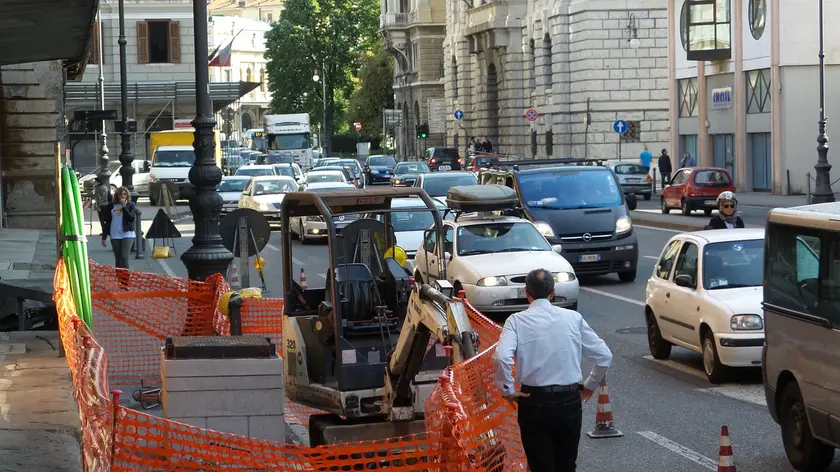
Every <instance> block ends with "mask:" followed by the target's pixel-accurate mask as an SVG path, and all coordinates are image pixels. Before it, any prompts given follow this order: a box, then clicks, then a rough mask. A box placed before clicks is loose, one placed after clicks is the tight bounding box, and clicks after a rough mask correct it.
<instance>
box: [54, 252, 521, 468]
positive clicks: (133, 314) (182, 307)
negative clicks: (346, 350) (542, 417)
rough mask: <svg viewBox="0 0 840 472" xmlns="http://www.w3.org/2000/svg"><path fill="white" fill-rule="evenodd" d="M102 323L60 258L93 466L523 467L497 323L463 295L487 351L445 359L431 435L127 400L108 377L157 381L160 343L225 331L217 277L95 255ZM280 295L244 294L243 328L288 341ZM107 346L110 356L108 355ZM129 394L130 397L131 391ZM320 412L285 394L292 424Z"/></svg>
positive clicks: (58, 289) (63, 308)
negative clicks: (252, 426)
mask: <svg viewBox="0 0 840 472" xmlns="http://www.w3.org/2000/svg"><path fill="white" fill-rule="evenodd" d="M90 268H91V270H90V274H91V293H92V296H91V298H92V303H93V318H94V323H93V326H94V331H93V332H91V330H90V329H88V327H87V326H86V325H85V323H83V322H81V319H80V318H79V316H78V314H77V313H76V308H75V305H74V303H73V297H72V294H71V288H70V282H69V277H68V273H67V268H66V266H65V264H64V261H63V260H62V261H59V264H58V265H57V268H56V273H55V295H54V298H55V303H56V307H57V310H58V313H59V326H60V334H61V339H62V342H63V344H64V347H65V352H66V354H67V363H68V367H69V369H70V374H71V378H72V382H73V387H74V391H75V398H76V401H77V404H78V408H79V416H80V419H81V428H82V430H81V437H82V446H83V451H82V460H83V467H84V470H85V471H88V472H92V471H97V472H99V471H103V472H104V471H112V470H113V471H123V470H125V471H129V470H130V471H138V470H140V471H222V470H226V471H230V470H252V471H257V470H259V471H294V470H306V471H345V470H346V471H351V470H380V469H387V470H389V471H418V472H419V471H429V472H430V471H456V470H457V471H493V472H501V471H503V470H504V471H508V470H526V466H525V459H524V453H523V451H522V445H521V443H520V440H519V432H518V427H517V424H516V415H515V414H514V411H513V409H512V407H511V406H510V405H509V404H508V403H507V402H506V401H504V400H503V399H502V398H501V396H500V392H499V391H498V389H497V388H496V386H495V383H494V381H493V378H494V374H493V369H492V365H491V359H492V355H493V351H494V347H495V343H496V342H497V340H498V337H499V334H500V332H501V327H500V326H499V325H497V324H495V323H493V322H492V321H490V320H489V319H488V318H486V317H484V316H483V315H482V314H481V313H479V312H478V311H477V310H475V309H474V308H473V307H472V306H470V305H469V304H467V311H468V313H469V315H470V318H471V321H472V324H473V327H474V328H475V331H476V332H477V333H478V334H479V337H480V340H481V343H482V344H481V346H480V348H481V353H480V354H479V355H478V356H476V357H475V358H473V359H471V360H470V361H469V362H467V363H464V364H461V365H457V366H453V367H452V368H449V369H446V370H445V371H444V372H443V374H442V376H441V381H440V382H439V384H438V386H437V388H436V389H435V391H434V393H433V394H432V395H431V396H430V397H429V399H428V400H427V401H426V405H425V410H426V426H427V428H426V429H427V431H426V433H425V434H420V435H413V436H408V437H402V438H389V439H383V440H379V441H365V442H359V443H346V444H338V445H328V446H319V447H315V448H311V447H305V446H298V445H293V444H286V443H278V442H269V441H262V440H259V439H255V438H246V437H241V436H236V435H233V434H227V433H221V432H216V431H212V430H207V429H202V428H197V427H193V426H189V425H185V424H182V423H178V422H175V421H170V420H167V419H164V418H160V417H156V416H154V415H151V414H148V413H146V412H143V411H138V410H135V409H132V408H128V407H126V406H124V405H123V404H122V403H121V402H120V401H119V400H120V397H119V396H118V395H117V396H115V395H114V393H113V392H112V391H111V390H110V389H111V388H120V387H128V388H137V387H139V384H140V381H141V379H142V381H143V384H144V385H145V384H148V385H159V384H160V358H161V356H160V349H161V346H162V345H163V343H164V341H165V339H166V338H167V337H169V336H178V335H212V334H217V335H223V336H224V335H229V333H230V324H229V320H228V319H227V318H226V317H225V316H224V315H222V314H221V311H220V310H219V300H220V299H221V297H222V295H223V294H224V293H226V292H227V291H229V287H228V285H227V283H226V282H225V281H224V280H223V279H222V278H221V276H218V275H217V276H213V277H210V278H209V279H208V280H207V281H205V282H194V281H187V280H183V279H178V278H173V277H167V276H161V275H156V274H149V273H142V272H136V271H126V270H123V269H115V268H113V267H109V266H103V265H100V264H96V263H95V262H92V261H91V263H90ZM282 309H283V301H282V300H280V299H270V298H262V299H258V298H252V299H245V300H244V301H243V307H242V325H243V333H244V334H261V335H265V336H268V337H270V338H271V339H272V340H273V342H275V343H276V344H277V346H282ZM106 353H107V355H106ZM122 398H123V400H125V399H130V398H131V392H130V391H128V389H127V390H126V392H125V393H124V394H123V395H122ZM312 413H320V411H318V410H314V409H311V408H308V407H304V406H302V405H297V404H294V403H292V402H291V401H288V399H287V403H286V421H287V423H297V424H300V425H306V424H307V423H308V416H309V415H310V414H312Z"/></svg>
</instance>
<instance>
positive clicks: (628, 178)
mask: <svg viewBox="0 0 840 472" xmlns="http://www.w3.org/2000/svg"><path fill="white" fill-rule="evenodd" d="M607 167H609V168H610V169H611V170H612V171H613V172H614V173H615V176H616V177H618V183H619V184H620V185H621V190H622V191H623V192H624V194H625V195H631V194H632V195H641V196H642V197H644V199H645V200H650V199H651V195H652V193H653V179H652V178H651V177H650V167H647V166H643V165H640V164H630V163H621V162H611V163H608V164H607Z"/></svg>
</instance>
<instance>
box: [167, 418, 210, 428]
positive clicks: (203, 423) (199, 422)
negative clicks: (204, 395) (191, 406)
mask: <svg viewBox="0 0 840 472" xmlns="http://www.w3.org/2000/svg"><path fill="white" fill-rule="evenodd" d="M167 419H169V420H172V421H177V422H178V423H184V424H188V425H190V426H195V427H196V428H202V429H207V418H205V417H203V416H196V417H190V418H167Z"/></svg>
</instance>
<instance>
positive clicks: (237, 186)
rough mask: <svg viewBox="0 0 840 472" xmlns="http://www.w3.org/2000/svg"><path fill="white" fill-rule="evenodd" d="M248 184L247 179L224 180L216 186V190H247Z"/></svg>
mask: <svg viewBox="0 0 840 472" xmlns="http://www.w3.org/2000/svg"><path fill="white" fill-rule="evenodd" d="M247 184H248V180H247V179H231V180H222V182H221V183H220V184H219V185H217V186H216V190H217V191H219V192H242V191H243V190H245V186H246V185H247Z"/></svg>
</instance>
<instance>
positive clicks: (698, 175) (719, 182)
mask: <svg viewBox="0 0 840 472" xmlns="http://www.w3.org/2000/svg"><path fill="white" fill-rule="evenodd" d="M694 183H695V184H697V185H699V186H701V187H728V186H730V185H732V182H731V181H730V180H729V175H728V174H727V173H726V172H721V171H719V170H701V171H697V172H695V173H694Z"/></svg>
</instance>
